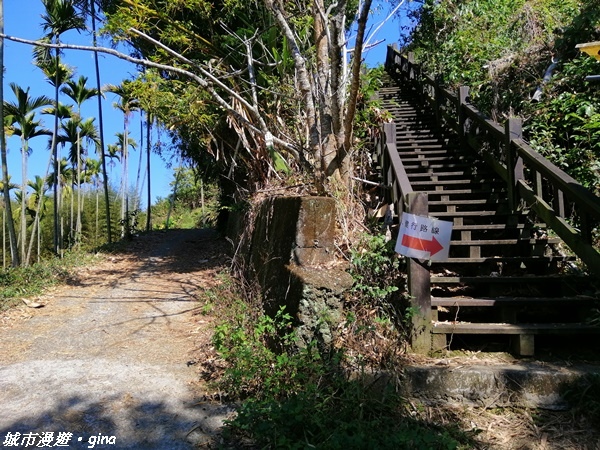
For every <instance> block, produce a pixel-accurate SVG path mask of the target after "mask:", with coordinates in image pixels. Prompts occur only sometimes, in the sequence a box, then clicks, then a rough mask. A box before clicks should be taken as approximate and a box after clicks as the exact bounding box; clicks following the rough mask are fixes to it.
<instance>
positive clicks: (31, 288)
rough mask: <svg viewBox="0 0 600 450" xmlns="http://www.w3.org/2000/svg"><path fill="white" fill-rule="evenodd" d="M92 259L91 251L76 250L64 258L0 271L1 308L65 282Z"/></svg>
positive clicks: (8, 306)
mask: <svg viewBox="0 0 600 450" xmlns="http://www.w3.org/2000/svg"><path fill="white" fill-rule="evenodd" d="M93 258H94V257H93V256H92V255H91V254H89V253H85V252H75V251H73V252H68V253H66V254H65V256H64V257H63V258H49V259H46V260H44V261H43V262H41V263H37V264H33V265H31V266H27V267H23V266H21V267H16V268H12V267H11V268H6V269H4V270H0V311H2V310H4V309H8V308H10V307H11V306H13V305H16V304H17V303H18V302H19V301H20V299H21V298H23V297H30V296H34V295H39V294H41V293H42V292H43V291H44V290H45V289H47V288H49V287H51V286H54V285H56V284H59V283H64V282H65V281H67V280H68V279H69V278H70V276H71V273H72V270H73V269H74V268H76V267H79V266H84V265H86V264H90V262H91V260H92V259H93Z"/></svg>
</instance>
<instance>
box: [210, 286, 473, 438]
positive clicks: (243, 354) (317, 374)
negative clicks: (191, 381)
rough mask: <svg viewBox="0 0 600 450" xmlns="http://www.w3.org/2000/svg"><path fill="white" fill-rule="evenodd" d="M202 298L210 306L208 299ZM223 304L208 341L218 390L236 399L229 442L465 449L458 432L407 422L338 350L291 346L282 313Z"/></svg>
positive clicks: (386, 388) (393, 396) (399, 407)
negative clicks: (219, 366) (218, 365)
mask: <svg viewBox="0 0 600 450" xmlns="http://www.w3.org/2000/svg"><path fill="white" fill-rule="evenodd" d="M215 295H216V296H217V297H219V298H221V293H220V292H217V293H215ZM205 297H207V298H206V300H207V301H209V302H211V303H210V304H211V305H212V304H213V303H212V300H210V299H211V298H214V296H213V295H208V296H205ZM225 302H226V303H227V304H228V306H227V308H226V310H225V311H223V310H222V307H220V308H221V309H220V315H221V316H225V317H226V318H225V319H224V321H223V322H221V323H220V324H219V325H218V326H217V327H216V329H215V334H214V337H213V343H214V346H215V348H216V349H217V351H218V352H219V354H220V356H221V357H222V358H223V359H224V360H225V361H226V362H227V364H228V366H227V369H226V371H225V373H224V375H223V377H222V378H221V380H220V381H219V383H218V384H219V391H220V392H225V393H226V394H227V395H229V396H231V398H232V399H234V398H240V399H242V401H241V403H240V405H239V407H238V411H237V415H236V417H235V418H234V419H232V420H230V421H229V422H228V423H227V426H226V433H225V437H226V439H227V443H228V444H231V445H232V446H234V447H235V446H237V444H240V443H241V442H247V441H248V439H250V440H251V441H252V443H253V444H254V445H256V446H257V447H258V448H290V449H300V448H323V449H359V448H361V449H362V448H382V449H386V448H389V449H398V448H400V449H402V448H406V449H409V448H411V449H412V448H430V449H456V448H466V447H461V443H464V444H467V443H468V442H469V437H468V436H465V435H463V434H461V433H460V432H458V431H457V430H455V429H453V428H448V429H443V428H436V427H432V426H428V425H424V424H421V423H419V422H417V421H415V420H413V419H411V418H408V417H406V415H405V413H404V411H405V409H404V407H403V401H402V399H401V397H400V396H399V395H398V393H397V392H396V391H395V389H394V386H393V384H391V383H389V384H386V383H385V382H383V383H379V382H378V381H377V380H376V379H374V378H373V377H372V376H368V375H366V374H364V373H360V374H358V375H354V376H351V375H349V374H348V373H347V372H346V371H345V370H344V369H343V365H344V360H345V356H344V354H343V353H342V352H339V351H334V350H331V351H324V350H323V349H320V350H319V349H318V348H317V347H316V346H315V345H309V346H307V347H305V348H297V347H296V346H295V345H294V342H295V333H294V330H293V328H292V318H291V317H290V315H289V314H287V313H286V312H285V309H283V308H281V309H280V310H279V311H278V312H277V314H276V315H275V317H273V318H271V317H267V316H264V315H263V314H261V313H260V312H258V309H257V308H252V307H250V306H249V305H248V304H247V303H245V302H243V301H241V300H235V301H231V299H229V300H225ZM240 445H241V444H240Z"/></svg>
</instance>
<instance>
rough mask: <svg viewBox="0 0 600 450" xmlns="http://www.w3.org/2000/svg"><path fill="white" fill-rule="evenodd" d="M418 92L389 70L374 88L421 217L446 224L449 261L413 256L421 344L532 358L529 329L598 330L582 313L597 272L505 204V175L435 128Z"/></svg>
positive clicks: (592, 299) (594, 296)
mask: <svg viewBox="0 0 600 450" xmlns="http://www.w3.org/2000/svg"><path fill="white" fill-rule="evenodd" d="M419 96H420V92H419V91H417V90H415V88H414V85H413V84H412V83H409V82H406V80H403V81H402V82H397V81H395V80H393V79H392V78H390V77H388V78H387V79H386V84H385V86H384V87H382V88H381V89H380V91H379V98H380V99H381V101H382V102H383V106H384V108H385V109H386V110H387V111H389V112H390V113H391V114H392V116H393V120H394V123H395V136H393V137H392V141H394V142H395V151H396V152H397V155H398V156H399V159H400V161H401V165H402V167H403V170H404V173H405V177H406V178H407V181H408V183H409V184H410V187H411V189H412V190H413V191H414V192H421V193H425V194H426V198H427V204H428V208H429V209H428V215H429V216H430V217H435V218H438V219H442V220H447V221H452V222H453V231H452V238H451V246H450V254H449V258H448V259H447V260H446V261H440V262H435V261H433V262H422V263H423V264H424V265H427V266H428V267H429V270H430V280H429V282H430V304H431V316H430V317H431V326H430V327H429V328H427V333H430V334H431V339H432V345H431V348H432V349H433V350H438V349H442V348H453V347H454V346H455V345H457V344H458V345H461V344H465V345H469V343H472V342H477V343H478V344H479V345H481V346H482V347H483V346H484V345H488V346H492V347H494V348H500V349H502V347H503V346H505V347H506V348H507V349H510V350H511V351H513V352H514V353H516V354H519V355H533V353H534V351H535V347H534V342H535V336H540V335H567V334H568V335H581V336H595V335H597V334H599V333H600V327H599V326H597V325H596V326H595V325H592V324H589V323H588V322H587V319H588V317H589V314H590V311H591V310H592V308H593V307H595V306H594V305H597V304H598V302H599V299H600V295H599V293H600V291H599V289H600V277H593V276H588V275H583V274H582V272H581V271H579V270H577V269H576V266H575V261H576V257H575V256H574V255H573V254H572V252H570V251H569V249H568V248H567V247H566V246H565V244H564V242H563V241H562V240H561V239H560V238H558V237H554V236H555V234H554V233H553V231H552V230H550V229H549V228H548V227H547V226H546V224H545V223H544V222H543V221H542V220H541V219H540V218H539V217H537V216H536V215H535V214H533V212H532V211H531V210H530V209H529V208H527V207H524V206H523V205H522V207H520V208H514V207H511V203H510V201H509V192H508V189H507V183H506V181H505V180H504V179H502V177H501V176H500V175H499V174H498V173H496V172H495V171H494V170H493V168H492V167H491V166H490V165H489V164H487V163H486V162H485V161H484V160H483V158H481V156H480V155H478V154H477V152H475V151H474V150H473V149H472V148H471V147H470V146H468V145H465V144H464V141H462V140H461V137H460V136H459V135H457V133H456V132H455V131H454V130H452V129H447V128H442V126H440V125H438V123H439V122H438V120H439V119H438V118H437V117H436V111H433V110H431V109H429V108H428V107H427V106H426V105H423V103H422V102H421V101H420V98H419ZM389 139H390V137H389V136H388V140H389ZM392 159H393V157H392ZM403 176H404V175H403ZM384 178H385V175H384ZM381 181H383V182H384V183H386V184H388V185H390V184H391V182H390V180H386V179H383V180H381ZM389 201H390V203H392V202H393V200H392V199H390V200H389ZM399 209H400V210H401V209H402V208H401V207H400V208H396V210H395V211H396V212H397V211H398V210H399ZM423 264H422V265H423ZM427 320H429V318H428V319H427ZM426 326H427V325H426ZM475 335H477V336H475ZM490 337H491V338H490ZM592 339H597V337H593V338H592ZM498 346H499V347H498Z"/></svg>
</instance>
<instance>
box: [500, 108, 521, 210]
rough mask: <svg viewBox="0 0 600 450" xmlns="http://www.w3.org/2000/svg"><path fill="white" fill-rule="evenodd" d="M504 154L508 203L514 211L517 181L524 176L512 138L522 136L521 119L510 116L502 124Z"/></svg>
mask: <svg viewBox="0 0 600 450" xmlns="http://www.w3.org/2000/svg"><path fill="white" fill-rule="evenodd" d="M504 133H505V134H504V155H505V158H506V171H507V175H508V204H509V208H510V212H511V213H513V214H514V213H515V212H516V211H517V208H518V206H519V202H520V198H519V195H518V190H517V182H518V181H519V180H522V179H523V178H524V174H523V158H521V157H520V156H518V155H517V154H516V153H515V152H514V151H513V150H512V145H511V143H512V141H513V139H520V138H521V137H522V136H523V121H522V120H521V119H518V118H514V117H513V118H510V119H508V120H507V121H506V123H505V125H504Z"/></svg>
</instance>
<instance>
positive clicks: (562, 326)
mask: <svg viewBox="0 0 600 450" xmlns="http://www.w3.org/2000/svg"><path fill="white" fill-rule="evenodd" d="M433 333H436V334H441V333H444V334H575V333H582V334H587V333H593V334H597V333H600V327H598V326H594V325H588V324H585V323H580V322H577V323H520V324H516V323H470V322H433Z"/></svg>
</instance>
